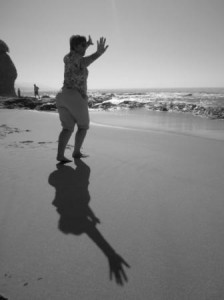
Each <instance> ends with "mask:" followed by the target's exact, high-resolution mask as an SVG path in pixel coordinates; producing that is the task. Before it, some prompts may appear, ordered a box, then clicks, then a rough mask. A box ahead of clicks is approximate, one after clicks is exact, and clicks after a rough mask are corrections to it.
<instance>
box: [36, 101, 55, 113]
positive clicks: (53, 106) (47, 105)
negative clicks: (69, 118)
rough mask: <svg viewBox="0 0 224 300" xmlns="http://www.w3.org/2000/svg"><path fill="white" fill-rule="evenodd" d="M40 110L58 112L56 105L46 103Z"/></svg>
mask: <svg viewBox="0 0 224 300" xmlns="http://www.w3.org/2000/svg"><path fill="white" fill-rule="evenodd" d="M39 110H48V111H49V110H56V103H51V102H48V103H44V104H42V105H40V106H39Z"/></svg>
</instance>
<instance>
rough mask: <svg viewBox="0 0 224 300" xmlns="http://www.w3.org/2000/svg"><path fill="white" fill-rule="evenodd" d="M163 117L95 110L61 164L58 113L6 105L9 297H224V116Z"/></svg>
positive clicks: (5, 277)
mask: <svg viewBox="0 0 224 300" xmlns="http://www.w3.org/2000/svg"><path fill="white" fill-rule="evenodd" d="M109 114H110V115H109ZM160 116H162V115H161V113H160V115H158V113H155V112H154V113H153V112H152V113H151V120H152V121H153V122H151V125H150V124H149V125H147V126H146V124H145V117H142V118H139V119H137V117H136V116H133V117H132V116H131V117H130V114H129V117H128V113H126V114H125V115H124V114H123V115H121V114H118V113H117V114H116V113H105V112H92V113H91V120H92V123H91V128H90V130H89V132H88V135H87V138H86V140H85V143H84V147H83V151H84V153H86V154H88V155H89V156H88V157H86V158H85V159H83V160H77V161H76V162H71V163H69V164H66V165H57V162H56V159H55V157H56V150H57V138H58V133H59V131H60V123H59V120H58V115H57V113H47V112H37V111H28V110H6V109H3V110H0V120H1V122H0V146H1V147H0V154H1V160H0V174H1V180H0V190H1V192H0V197H1V200H0V238H1V246H0V295H2V296H4V297H5V298H6V299H9V300H31V299H32V300H41V299H46V300H53V299H54V300H59V299H60V300H61V299H63V300H71V299H78V300H90V299H94V300H95V299H96V300H101V299H102V300H104V299H108V300H109V299H111V300H114V299H122V300H123V299H128V300H132V299H133V300H136V299H141V300H148V299H152V300H185V299H186V300H199V299H200V300H203V299H209V300H215V299H217V300H218V299H219V300H220V299H223V298H224V287H223V280H224V267H223V265H224V251H223V249H224V238H223V228H224V201H223V194H224V185H223V182H224V151H223V146H224V138H223V132H224V131H223V130H222V127H223V123H222V122H223V121H212V120H208V119H201V118H199V117H198V119H194V120H195V121H192V119H189V120H185V121H184V122H185V123H184V125H183V121H181V120H180V119H181V118H180V117H179V116H178V117H176V118H173V119H172V118H171V114H170V115H169V116H168V115H167V117H165V119H164V120H165V121H164V123H161V117H160ZM130 118H131V120H132V121H130ZM156 118H157V119H156ZM158 118H159V119H158ZM184 118H185V117H184ZM186 118H187V117H186ZM189 118H192V117H189ZM133 119H134V120H133ZM178 119H179V121H178ZM182 120H183V119H182ZM200 120H201V121H200ZM181 122H182V123H181ZM209 122H211V123H209ZM212 122H213V123H212ZM217 122H219V123H217ZM220 122H221V123H220ZM131 124H132V125H131ZM133 124H134V125H133ZM220 124H222V125H220ZM72 146H73V140H72V139H71V140H70V142H69V147H68V149H67V153H66V154H67V156H68V157H71V154H72ZM94 218H95V220H97V219H99V220H100V224H96V223H94V222H93V219H94ZM125 262H126V263H127V265H129V266H130V267H128V266H127V265H126V263H125ZM110 275H112V278H110Z"/></svg>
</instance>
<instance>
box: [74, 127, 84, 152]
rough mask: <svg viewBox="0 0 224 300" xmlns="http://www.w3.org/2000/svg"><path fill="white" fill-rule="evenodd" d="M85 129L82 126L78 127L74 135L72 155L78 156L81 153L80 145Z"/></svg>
mask: <svg viewBox="0 0 224 300" xmlns="http://www.w3.org/2000/svg"><path fill="white" fill-rule="evenodd" d="M86 133H87V130H86V129H83V128H78V130H77V132H76V135H75V146H74V152H73V155H72V156H73V157H79V156H80V155H81V151H80V149H81V147H82V144H83V141H84V139H85V136H86Z"/></svg>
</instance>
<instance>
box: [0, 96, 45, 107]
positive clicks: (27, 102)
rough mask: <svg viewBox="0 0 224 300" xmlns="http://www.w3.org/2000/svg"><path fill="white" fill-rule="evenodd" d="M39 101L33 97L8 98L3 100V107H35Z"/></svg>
mask: <svg viewBox="0 0 224 300" xmlns="http://www.w3.org/2000/svg"><path fill="white" fill-rule="evenodd" d="M40 104H41V103H40V101H38V100H36V99H35V98H9V99H7V100H5V101H4V107H5V108H9V109H13V108H28V109H35V108H36V107H37V106H38V105H40Z"/></svg>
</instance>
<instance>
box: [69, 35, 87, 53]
mask: <svg viewBox="0 0 224 300" xmlns="http://www.w3.org/2000/svg"><path fill="white" fill-rule="evenodd" d="M83 43H85V44H86V43H87V41H86V38H85V37H84V36H81V35H72V36H71V37H70V51H71V50H74V48H75V47H76V46H78V45H80V44H83Z"/></svg>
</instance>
